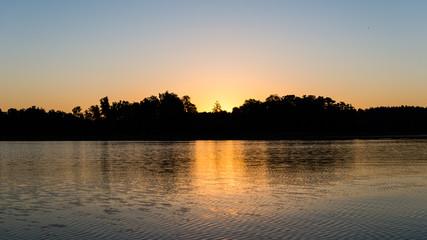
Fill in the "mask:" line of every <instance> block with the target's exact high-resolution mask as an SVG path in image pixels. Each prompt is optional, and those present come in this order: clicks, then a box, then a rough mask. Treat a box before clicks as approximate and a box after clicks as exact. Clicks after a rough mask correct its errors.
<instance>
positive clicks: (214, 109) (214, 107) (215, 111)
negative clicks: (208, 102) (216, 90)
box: [212, 101, 222, 113]
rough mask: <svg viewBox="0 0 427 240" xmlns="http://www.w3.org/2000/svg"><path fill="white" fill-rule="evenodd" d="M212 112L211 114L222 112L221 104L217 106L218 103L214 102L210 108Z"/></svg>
mask: <svg viewBox="0 0 427 240" xmlns="http://www.w3.org/2000/svg"><path fill="white" fill-rule="evenodd" d="M212 112H213V113H220V112H222V108H221V104H219V102H218V101H216V102H215V103H214V106H213V108H212Z"/></svg>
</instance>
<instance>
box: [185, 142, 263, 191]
mask: <svg viewBox="0 0 427 240" xmlns="http://www.w3.org/2000/svg"><path fill="white" fill-rule="evenodd" d="M244 145H245V143H244V142H240V141H197V142H196V143H195V151H194V155H195V162H194V166H193V171H192V172H193V176H194V178H193V181H194V185H195V186H196V187H197V191H198V192H199V193H201V194H207V195H217V194H225V195H230V194H231V195H233V194H234V195H235V194H237V193H239V192H242V191H245V190H247V189H248V188H250V187H251V186H254V185H256V183H257V182H258V183H259V181H260V180H261V181H262V179H264V177H265V172H266V169H265V165H264V166H257V167H256V168H252V167H250V166H247V165H246V163H245V161H244V155H245V151H246V150H247V147H245V146H244ZM249 168H250V169H249Z"/></svg>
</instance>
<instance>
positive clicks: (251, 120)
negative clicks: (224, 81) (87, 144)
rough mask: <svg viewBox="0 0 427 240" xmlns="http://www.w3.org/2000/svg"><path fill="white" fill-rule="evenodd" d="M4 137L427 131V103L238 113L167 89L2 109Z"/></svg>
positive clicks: (279, 102)
mask: <svg viewBox="0 0 427 240" xmlns="http://www.w3.org/2000/svg"><path fill="white" fill-rule="evenodd" d="M0 131H1V135H0V137H1V138H3V139H7V138H13V137H15V138H18V139H19V138H25V137H30V138H31V137H35V138H37V137H49V136H52V137H56V138H61V136H63V137H64V138H67V137H70V138H81V139H85V138H88V139H90V137H94V138H109V137H111V136H122V137H123V138H127V137H131V138H140V139H144V138H147V137H156V136H162V137H163V138H168V136H174V137H178V138H179V137H183V138H186V137H188V138H205V137H206V136H211V137H219V138H239V137H243V138H245V137H260V138H270V137H273V138H280V137H286V136H290V135H293V136H296V135H301V134H304V135H307V134H320V135H321V134H323V135H344V134H352V135H363V134H365V135H366V134H425V133H427V108H425V107H409V106H401V107H378V108H369V109H364V110H363V109H355V108H354V107H353V106H351V105H350V104H346V103H344V102H336V101H335V100H333V99H331V98H329V97H321V96H319V97H316V96H313V95H304V96H302V97H298V96H295V95H287V96H282V97H280V96H278V95H271V96H269V97H268V98H267V99H266V100H265V101H259V100H255V99H248V100H246V101H245V102H244V103H243V105H241V106H240V107H235V108H233V111H232V112H226V111H223V110H222V109H221V106H220V104H219V103H218V102H216V103H215V105H214V107H213V109H212V112H208V113H207V112H203V113H199V112H198V111H197V107H196V106H195V105H194V104H193V103H192V102H191V98H190V97H189V96H183V97H181V98H180V97H179V96H178V95H176V94H174V93H169V92H165V93H161V94H159V95H158V96H151V97H147V98H145V99H143V100H142V101H140V102H128V101H118V102H113V103H110V102H109V99H108V97H104V98H102V99H100V102H99V104H98V105H92V106H90V107H89V108H88V109H86V110H84V111H83V110H82V108H81V107H79V106H77V107H75V108H73V109H72V112H71V113H66V112H63V111H54V110H50V111H45V110H44V109H42V108H39V107H35V106H33V107H30V108H27V109H20V110H17V109H14V108H11V109H9V110H7V111H6V112H3V111H1V110H0Z"/></svg>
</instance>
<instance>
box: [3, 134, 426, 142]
mask: <svg viewBox="0 0 427 240" xmlns="http://www.w3.org/2000/svg"><path fill="white" fill-rule="evenodd" d="M357 139H360V140H374V139H427V133H371V134H367V133H366V134H310V133H301V134H265V133H261V134H240V135H225V134H222V135H220V134H203V135H185V134H181V135H180V134H146V135H133V134H108V135H83V136H82V135H44V136H0V142H5V141H17V142H18V141H197V140H206V141H209V140H213V141H230V140H246V141H262V140H265V141H274V140H357Z"/></svg>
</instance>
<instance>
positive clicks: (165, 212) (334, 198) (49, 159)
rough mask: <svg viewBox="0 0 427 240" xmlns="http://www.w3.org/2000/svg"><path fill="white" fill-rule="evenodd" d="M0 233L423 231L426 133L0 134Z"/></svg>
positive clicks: (417, 234)
mask: <svg viewBox="0 0 427 240" xmlns="http://www.w3.org/2000/svg"><path fill="white" fill-rule="evenodd" d="M0 191H1V196H0V238H1V239H61V238H62V239H300V238H305V239H307V238H314V239H331V238H334V239H337V238H338V239H342V238H347V239H349V238H350V239H379V238H380V239H421V238H424V239H425V238H427V139H382V140H338V141H329V140H323V141H297V140H288V141H153V142H146V141H142V142H130V141H129V142H122V141H117V142H115V141H105V142H91V141H76V142H0Z"/></svg>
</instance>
